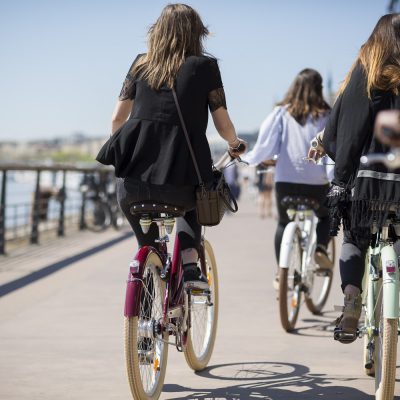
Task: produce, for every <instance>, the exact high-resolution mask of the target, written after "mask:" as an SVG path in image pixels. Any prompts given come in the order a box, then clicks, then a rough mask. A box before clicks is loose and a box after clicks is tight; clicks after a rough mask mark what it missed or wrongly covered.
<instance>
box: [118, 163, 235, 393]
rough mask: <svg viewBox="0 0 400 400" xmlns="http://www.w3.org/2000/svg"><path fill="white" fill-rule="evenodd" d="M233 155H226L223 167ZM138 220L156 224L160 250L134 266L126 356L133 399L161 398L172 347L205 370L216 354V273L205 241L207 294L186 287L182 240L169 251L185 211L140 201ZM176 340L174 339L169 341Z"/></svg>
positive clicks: (145, 225) (147, 252)
mask: <svg viewBox="0 0 400 400" xmlns="http://www.w3.org/2000/svg"><path fill="white" fill-rule="evenodd" d="M227 161H230V157H227V156H225V157H223V158H222V159H221V160H220V161H219V162H218V165H217V167H218V168H221V166H222V165H225V164H226V162H227ZM131 212H132V213H133V214H136V215H139V216H140V224H141V227H142V230H143V231H144V232H147V231H148V229H149V227H150V224H152V223H156V224H157V226H158V228H159V238H158V240H156V244H157V246H156V247H152V246H145V247H142V248H140V249H139V251H138V252H137V254H136V256H135V257H134V259H133V261H132V262H131V264H130V269H129V276H128V282H127V291H126V300H125V313H124V314H125V356H126V366H127V372H128V378H129V384H130V388H131V392H132V395H133V397H134V398H135V399H157V398H158V397H159V395H160V393H161V391H162V387H163V383H164V377H165V372H166V367H167V356H168V346H169V345H174V346H175V347H176V349H177V350H178V351H181V352H183V353H184V355H185V359H186V362H187V363H188V365H189V367H190V368H192V369H193V370H195V371H201V370H203V369H204V368H205V367H206V366H207V364H208V362H209V360H210V358H211V354H212V352H213V348H214V342H215V336H216V331H217V321H218V273H217V264H216V262H215V257H214V253H213V250H212V247H211V245H210V243H209V242H208V241H207V240H205V238H204V237H203V238H202V241H201V246H200V251H199V261H198V262H199V267H200V268H201V270H202V273H203V275H204V276H205V277H206V278H207V282H208V287H207V288H206V289H204V290H199V289H187V288H185V287H184V285H183V268H182V262H181V254H180V247H179V238H178V237H177V236H176V237H175V242H174V249H173V254H172V256H171V254H170V253H169V252H168V248H167V244H168V242H169V236H168V235H169V234H171V233H172V230H173V227H174V223H175V218H176V217H179V216H182V215H183V214H184V210H183V209H179V208H178V207H173V206H170V205H165V204H153V203H147V204H146V203H143V204H142V203H140V204H134V205H133V206H132V207H131ZM171 336H173V337H174V341H170V337H171Z"/></svg>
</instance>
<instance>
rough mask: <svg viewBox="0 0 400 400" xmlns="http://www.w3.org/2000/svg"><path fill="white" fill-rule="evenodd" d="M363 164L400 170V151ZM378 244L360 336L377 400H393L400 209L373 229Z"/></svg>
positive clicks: (372, 251) (371, 257)
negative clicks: (373, 380) (373, 164)
mask: <svg viewBox="0 0 400 400" xmlns="http://www.w3.org/2000/svg"><path fill="white" fill-rule="evenodd" d="M361 162H362V163H363V164H372V163H377V162H380V163H383V164H384V165H385V166H386V167H387V168H390V169H395V168H400V150H399V149H394V150H393V151H391V152H389V153H386V154H371V155H368V156H364V157H362V158H361ZM371 230H372V233H373V234H374V235H375V240H374V241H373V243H371V246H370V248H369V251H368V256H367V259H366V267H365V274H364V282H363V310H364V316H365V317H364V321H363V323H362V324H361V326H360V327H359V329H358V331H357V334H356V335H357V336H358V337H359V338H363V339H364V369H365V373H366V374H367V375H369V376H372V377H375V397H376V399H377V400H392V399H393V396H394V389H395V382H396V360H397V341H398V335H399V334H400V332H399V317H400V313H399V279H400V274H399V263H398V256H397V254H396V252H395V250H394V247H393V244H394V242H395V241H396V240H397V239H398V238H399V237H400V216H399V209H398V208H397V209H394V208H393V209H392V210H389V213H388V217H387V220H386V223H385V224H384V225H383V227H382V228H381V229H377V227H376V226H375V225H373V226H372V227H371ZM334 338H335V339H336V340H341V341H345V340H346V339H347V340H348V341H353V340H354V337H353V336H351V335H350V337H349V334H347V333H345V332H342V331H341V330H340V329H335V332H334Z"/></svg>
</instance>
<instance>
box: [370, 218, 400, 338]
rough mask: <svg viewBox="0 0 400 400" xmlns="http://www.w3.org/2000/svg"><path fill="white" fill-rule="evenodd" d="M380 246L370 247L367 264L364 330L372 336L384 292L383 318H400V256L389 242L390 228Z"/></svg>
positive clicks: (383, 231) (380, 241)
mask: <svg viewBox="0 0 400 400" xmlns="http://www.w3.org/2000/svg"><path fill="white" fill-rule="evenodd" d="M380 236H381V237H380V238H379V243H378V246H376V247H375V248H372V247H370V249H369V256H368V262H367V263H366V273H365V276H366V279H365V280H366V286H367V290H366V291H364V298H363V304H364V305H365V309H366V310H365V312H366V326H365V327H364V330H367V333H368V334H369V335H371V332H370V331H371V329H374V330H376V329H377V327H376V326H375V323H376V321H375V314H374V311H375V308H376V302H377V299H378V296H379V291H380V290H382V301H383V315H382V317H383V318H390V319H396V318H399V317H400V309H399V280H400V273H399V265H398V256H397V254H396V252H395V251H394V248H393V244H392V243H390V242H389V241H388V226H385V227H383V228H382V234H381V235H380Z"/></svg>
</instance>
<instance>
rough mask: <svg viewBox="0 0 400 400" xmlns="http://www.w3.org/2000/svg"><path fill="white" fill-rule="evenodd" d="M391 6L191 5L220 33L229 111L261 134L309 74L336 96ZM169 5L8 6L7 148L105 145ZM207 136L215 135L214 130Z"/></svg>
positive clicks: (22, 0)
mask: <svg viewBox="0 0 400 400" xmlns="http://www.w3.org/2000/svg"><path fill="white" fill-rule="evenodd" d="M388 2H389V1H388V0H286V1H283V0H280V1H276V0H258V1H257V0H247V1H239V0H229V1H228V0H220V1H218V0H196V1H188V2H187V4H190V5H192V6H193V7H194V8H195V9H196V10H197V11H198V12H199V13H200V15H201V17H202V19H203V21H204V23H205V24H206V25H208V27H209V29H210V30H211V32H212V33H213V35H212V37H210V38H208V40H207V43H206V45H207V50H208V51H209V52H210V53H212V54H214V55H215V56H216V57H217V58H219V60H220V68H221V73H222V79H223V82H224V86H225V91H226V95H227V102H228V110H229V112H230V114H231V118H232V120H233V122H234V124H235V126H236V128H237V130H238V131H254V130H256V129H258V126H259V125H260V123H261V121H262V120H263V118H264V117H265V115H266V114H267V113H268V112H269V111H270V110H271V108H272V107H273V104H274V102H276V101H278V100H280V99H281V98H282V96H283V95H284V93H285V92H286V90H287V88H288V86H289V84H290V83H291V81H292V79H293V78H294V76H295V75H296V73H297V72H299V71H300V70H301V69H303V68H305V67H311V68H315V69H317V70H318V71H320V73H321V74H322V75H323V77H324V78H326V77H327V76H328V75H329V73H331V75H332V78H333V86H334V88H335V89H337V87H338V85H339V83H340V81H341V80H342V79H343V78H344V76H345V74H346V72H347V70H348V69H349V67H350V65H351V64H352V62H353V60H354V58H355V56H356V54H357V51H358V49H359V48H360V46H361V44H362V43H363V42H365V40H366V39H367V38H368V36H369V34H370V33H371V31H372V29H373V27H374V26H375V24H376V22H377V20H378V18H379V17H380V16H381V15H383V14H385V13H386V7H387V4H388ZM166 4H168V2H166V1H159V0H148V1H133V0H131V1H126V0H113V1H111V0H107V1H106V0H96V1H95V0H92V1H90V0H79V1H78V0H65V1H59V0H52V1H47V0H35V1H33V0H3V1H2V2H1V3H0V54H1V64H0V110H1V111H0V114H1V118H0V140H29V139H37V138H51V137H55V136H58V137H59V136H68V135H70V134H72V133H73V132H76V131H83V132H85V133H87V134H88V135H92V136H102V135H103V136H107V135H108V134H109V131H110V118H111V113H112V110H113V107H114V104H115V101H116V99H117V96H118V94H119V90H120V88H121V84H122V81H123V79H124V77H125V74H126V72H127V70H128V68H129V66H130V64H131V62H132V60H133V59H134V57H135V55H136V54H137V53H139V52H143V51H145V50H146V33H147V29H148V27H149V26H150V25H151V24H152V23H153V22H154V21H155V20H156V19H157V17H158V15H159V13H160V12H161V9H162V8H163V7H164V6H165V5H166ZM209 132H211V133H213V132H215V129H214V128H213V126H212V124H210V125H209Z"/></svg>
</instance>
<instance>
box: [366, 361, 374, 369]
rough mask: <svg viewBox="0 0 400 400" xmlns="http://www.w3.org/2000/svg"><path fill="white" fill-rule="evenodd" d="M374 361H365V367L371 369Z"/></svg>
mask: <svg viewBox="0 0 400 400" xmlns="http://www.w3.org/2000/svg"><path fill="white" fill-rule="evenodd" d="M373 365H374V363H373V362H372V360H371V361H368V362H366V363H365V365H364V368H365V369H371V368H372V367H373Z"/></svg>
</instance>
